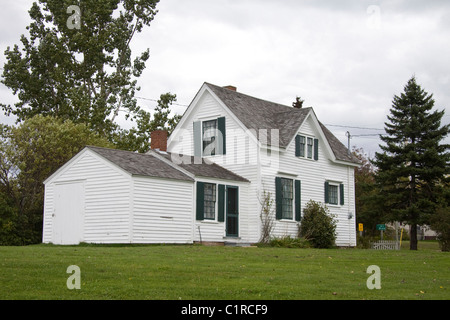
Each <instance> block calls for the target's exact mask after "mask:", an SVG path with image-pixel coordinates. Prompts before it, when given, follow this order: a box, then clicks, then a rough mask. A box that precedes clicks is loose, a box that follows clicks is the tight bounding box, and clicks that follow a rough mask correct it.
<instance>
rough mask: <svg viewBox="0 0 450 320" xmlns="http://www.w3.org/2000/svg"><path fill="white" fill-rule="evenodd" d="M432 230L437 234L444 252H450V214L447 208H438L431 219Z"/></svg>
mask: <svg viewBox="0 0 450 320" xmlns="http://www.w3.org/2000/svg"><path fill="white" fill-rule="evenodd" d="M431 228H432V229H433V230H434V231H436V233H437V240H438V241H439V246H440V247H441V250H442V251H447V252H448V251H450V214H449V209H448V207H447V206H442V207H440V208H438V210H437V211H436V213H435V214H434V216H433V217H432V219H431Z"/></svg>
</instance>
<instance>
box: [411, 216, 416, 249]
mask: <svg viewBox="0 0 450 320" xmlns="http://www.w3.org/2000/svg"><path fill="white" fill-rule="evenodd" d="M409 236H410V242H409V250H417V224H415V223H414V224H412V225H411V226H410V227H409Z"/></svg>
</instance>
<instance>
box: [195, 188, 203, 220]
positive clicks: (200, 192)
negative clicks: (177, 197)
mask: <svg viewBox="0 0 450 320" xmlns="http://www.w3.org/2000/svg"><path fill="white" fill-rule="evenodd" d="M204 211H205V185H204V183H203V182H200V181H198V182H197V211H196V219H197V220H204Z"/></svg>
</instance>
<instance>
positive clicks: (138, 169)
mask: <svg viewBox="0 0 450 320" xmlns="http://www.w3.org/2000/svg"><path fill="white" fill-rule="evenodd" d="M194 170H195V172H194ZM202 179H209V181H211V179H212V180H213V181H215V180H214V179H218V180H217V181H225V182H226V181H236V182H237V183H239V182H244V183H246V180H245V179H243V178H242V177H239V176H237V175H235V174H234V173H232V172H230V171H228V170H226V169H224V168H222V167H220V166H218V165H215V164H213V165H210V164H200V165H195V166H189V165H186V166H184V167H183V165H181V166H179V165H176V164H174V163H172V162H171V161H170V159H169V158H168V154H167V153H164V152H161V153H160V152H156V151H151V152H150V153H148V154H138V153H134V152H128V151H122V150H114V149H107V148H98V147H86V148H85V149H83V150H82V151H81V152H80V153H78V154H77V155H76V156H75V157H73V158H72V159H71V160H70V161H69V162H67V163H66V164H65V165H64V166H62V167H61V168H60V169H59V170H58V171H56V172H55V173H54V174H53V175H52V176H50V177H49V178H48V179H47V180H46V181H45V182H44V184H45V202H44V223H43V242H44V243H54V244H66V245H68V244H78V243H80V242H87V243H192V242H194V241H196V238H197V237H198V236H197V235H195V234H194V232H195V208H196V207H195V203H196V200H195V195H196V181H200V180H202ZM224 232H225V231H224ZM224 232H222V233H224Z"/></svg>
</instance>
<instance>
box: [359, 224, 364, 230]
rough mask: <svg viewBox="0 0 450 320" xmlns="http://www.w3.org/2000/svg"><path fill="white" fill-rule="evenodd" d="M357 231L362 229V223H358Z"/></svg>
mask: <svg viewBox="0 0 450 320" xmlns="http://www.w3.org/2000/svg"><path fill="white" fill-rule="evenodd" d="M358 231H364V226H363V224H362V223H358Z"/></svg>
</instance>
